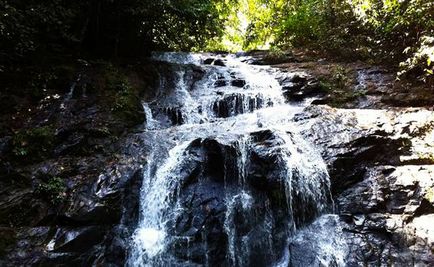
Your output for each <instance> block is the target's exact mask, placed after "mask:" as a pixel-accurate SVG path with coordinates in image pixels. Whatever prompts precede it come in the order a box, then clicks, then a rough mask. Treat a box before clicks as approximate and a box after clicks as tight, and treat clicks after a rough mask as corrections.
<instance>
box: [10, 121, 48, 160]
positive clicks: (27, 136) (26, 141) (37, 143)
mask: <svg viewBox="0 0 434 267" xmlns="http://www.w3.org/2000/svg"><path fill="white" fill-rule="evenodd" d="M54 141H55V130H54V128H52V127H51V126H43V127H38V128H33V129H27V130H22V131H20V132H18V133H16V134H15V136H14V137H13V141H12V144H13V149H12V153H13V154H14V156H15V157H17V158H18V159H20V160H30V161H32V160H36V159H44V158H46V157H48V156H49V155H50V153H51V150H52V149H53V146H54Z"/></svg>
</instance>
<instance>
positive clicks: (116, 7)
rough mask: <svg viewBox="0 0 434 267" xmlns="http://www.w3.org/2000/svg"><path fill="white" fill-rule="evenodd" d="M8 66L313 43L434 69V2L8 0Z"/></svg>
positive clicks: (4, 8)
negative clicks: (155, 52) (56, 59)
mask: <svg viewBox="0 0 434 267" xmlns="http://www.w3.org/2000/svg"><path fill="white" fill-rule="evenodd" d="M0 38H1V43H0V53H1V54H0V66H3V67H1V68H4V67H5V66H6V65H8V64H10V63H13V62H21V61H22V60H26V61H29V60H33V61H40V59H41V58H46V57H47V56H59V55H61V56H64V55H71V56H80V57H105V58H114V57H119V56H120V57H138V56H141V55H147V54H149V52H150V51H152V50H176V51H179V50H182V51H204V50H225V51H239V50H252V49H274V50H279V49H283V50H285V49H289V48H292V47H305V48H311V49H316V50H321V51H326V52H328V53H333V54H335V55H338V56H342V57H348V56H351V57H358V58H362V59H375V60H383V61H388V62H392V63H393V64H396V65H398V64H399V63H400V64H401V67H402V69H403V70H404V71H407V72H408V71H412V72H416V73H419V74H421V73H423V75H425V76H427V75H432V72H433V67H432V66H433V64H432V61H434V52H433V47H434V2H433V1H430V0H346V1H341V0H303V1H300V0H289V1H288V0H274V1H270V0H161V1H153V0H152V1H151V0H122V1H121V0H83V1H66V0H48V1H47V0H44V1H42V0H33V1H29V0H13V1H8V0H3V1H1V3H0Z"/></svg>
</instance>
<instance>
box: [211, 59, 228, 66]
mask: <svg viewBox="0 0 434 267" xmlns="http://www.w3.org/2000/svg"><path fill="white" fill-rule="evenodd" d="M213 65H216V66H221V67H225V66H226V64H225V62H224V61H223V59H220V58H217V59H215V60H214V62H213Z"/></svg>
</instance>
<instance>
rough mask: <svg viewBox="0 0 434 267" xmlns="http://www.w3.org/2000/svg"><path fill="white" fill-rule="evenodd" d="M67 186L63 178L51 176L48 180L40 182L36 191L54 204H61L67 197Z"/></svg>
mask: <svg viewBox="0 0 434 267" xmlns="http://www.w3.org/2000/svg"><path fill="white" fill-rule="evenodd" d="M65 191H66V186H65V182H64V181H63V179H62V178H59V177H50V178H49V179H48V181H46V182H43V183H40V184H39V185H38V186H37V188H36V190H35V192H36V193H37V194H38V195H40V196H41V197H43V198H44V199H46V200H48V201H49V202H51V203H52V204H53V205H57V204H60V203H61V202H63V200H64V199H65Z"/></svg>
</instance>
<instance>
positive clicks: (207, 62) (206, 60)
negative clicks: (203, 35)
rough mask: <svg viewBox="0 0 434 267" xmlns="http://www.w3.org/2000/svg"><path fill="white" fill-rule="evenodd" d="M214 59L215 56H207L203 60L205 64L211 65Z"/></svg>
mask: <svg viewBox="0 0 434 267" xmlns="http://www.w3.org/2000/svg"><path fill="white" fill-rule="evenodd" d="M213 61H214V59H213V58H207V59H205V60H204V61H203V64H205V65H211V64H212V63H213Z"/></svg>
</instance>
